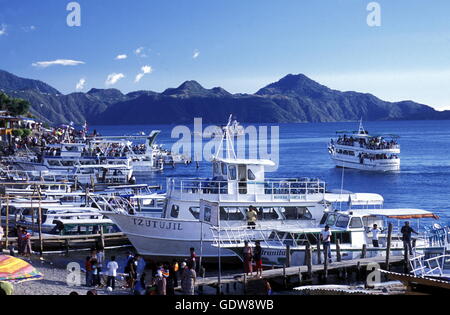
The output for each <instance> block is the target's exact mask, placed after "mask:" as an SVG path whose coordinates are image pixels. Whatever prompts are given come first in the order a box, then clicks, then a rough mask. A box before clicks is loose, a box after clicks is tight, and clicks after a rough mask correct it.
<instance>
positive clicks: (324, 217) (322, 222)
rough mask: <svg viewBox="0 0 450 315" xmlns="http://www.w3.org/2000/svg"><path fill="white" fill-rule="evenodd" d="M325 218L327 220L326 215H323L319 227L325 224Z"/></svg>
mask: <svg viewBox="0 0 450 315" xmlns="http://www.w3.org/2000/svg"><path fill="white" fill-rule="evenodd" d="M327 218H328V213H325V214H324V215H323V217H322V219H321V220H320V225H324V224H325V222H327Z"/></svg>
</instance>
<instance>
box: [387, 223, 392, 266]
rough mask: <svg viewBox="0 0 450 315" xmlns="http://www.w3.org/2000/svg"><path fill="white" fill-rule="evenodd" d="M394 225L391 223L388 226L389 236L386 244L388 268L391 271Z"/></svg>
mask: <svg viewBox="0 0 450 315" xmlns="http://www.w3.org/2000/svg"><path fill="white" fill-rule="evenodd" d="M393 228H394V226H393V225H392V223H389V226H388V236H387V246H386V270H387V271H390V264H391V262H390V259H391V246H392V230H393Z"/></svg>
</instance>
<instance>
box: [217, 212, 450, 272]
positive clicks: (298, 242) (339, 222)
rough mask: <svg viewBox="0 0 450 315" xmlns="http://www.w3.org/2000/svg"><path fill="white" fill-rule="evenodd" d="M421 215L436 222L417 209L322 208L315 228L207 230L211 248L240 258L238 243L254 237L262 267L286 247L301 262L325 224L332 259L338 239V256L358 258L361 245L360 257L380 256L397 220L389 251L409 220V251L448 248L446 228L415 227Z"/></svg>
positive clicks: (278, 262) (396, 251)
mask: <svg viewBox="0 0 450 315" xmlns="http://www.w3.org/2000/svg"><path fill="white" fill-rule="evenodd" d="M425 219H432V220H438V219H439V217H438V216H436V215H435V214H434V213H432V212H429V211H426V210H421V209H358V210H351V211H335V212H326V213H325V214H324V216H323V218H322V220H321V222H320V226H318V227H315V228H307V229H303V228H298V227H295V226H286V227H284V228H276V229H275V228H274V229H272V230H269V231H267V230H259V229H257V230H256V231H249V230H248V228H247V227H240V228H227V227H225V228H221V229H218V228H213V231H214V235H215V236H214V238H215V244H214V246H216V247H221V248H227V249H232V250H233V251H235V252H236V253H237V254H238V255H239V256H240V257H241V259H242V258H243V247H244V241H247V242H249V244H250V246H254V244H255V242H256V241H260V243H261V247H262V260H263V265H265V266H283V265H286V264H287V246H289V250H290V255H291V256H290V264H291V266H303V265H305V264H306V261H305V253H306V249H307V246H309V247H311V248H313V249H316V248H317V246H318V244H319V237H320V234H321V232H322V231H323V229H324V227H325V225H328V226H329V227H330V230H331V232H332V239H331V251H332V260H333V261H336V254H337V245H336V244H337V240H339V244H340V245H339V246H340V253H341V259H342V260H351V259H356V258H360V257H361V254H362V248H363V246H366V253H367V256H366V257H367V258H369V257H374V256H383V255H385V253H386V248H387V238H388V233H387V230H388V229H387V227H388V223H389V222H391V223H392V222H394V223H395V221H397V222H396V223H397V224H396V225H395V228H394V230H393V233H392V238H391V255H393V256H394V255H403V252H404V245H403V240H402V235H401V233H400V229H401V226H400V225H401V222H402V221H401V220H413V221H415V222H416V223H417V227H414V228H415V229H416V230H417V231H420V235H419V236H418V237H417V238H415V239H414V241H413V246H414V250H415V253H416V254H421V255H432V254H441V253H445V252H446V251H448V250H449V244H450V242H449V230H448V228H447V227H442V226H440V225H439V224H434V225H431V226H427V225H425V226H421V225H420V220H425ZM374 224H377V226H378V227H379V228H380V230H381V233H380V234H379V235H378V239H379V247H374V246H373V242H372V237H373V235H372V233H371V229H372V227H373V225H374ZM415 226H416V225H415ZM255 232H256V233H255ZM219 233H220V237H219ZM267 235H269V237H267ZM323 259H324V258H322V262H323ZM313 263H314V264H317V263H318V257H317V255H313Z"/></svg>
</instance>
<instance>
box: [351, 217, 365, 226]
mask: <svg viewBox="0 0 450 315" xmlns="http://www.w3.org/2000/svg"><path fill="white" fill-rule="evenodd" d="M362 227H363V223H362V221H361V218H352V220H351V222H350V228H351V229H360V228H362Z"/></svg>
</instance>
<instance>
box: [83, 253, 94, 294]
mask: <svg viewBox="0 0 450 315" xmlns="http://www.w3.org/2000/svg"><path fill="white" fill-rule="evenodd" d="M91 259H92V257H91V256H87V257H86V262H85V263H84V269H85V270H86V286H87V287H92V284H93V272H92V260H91Z"/></svg>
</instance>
